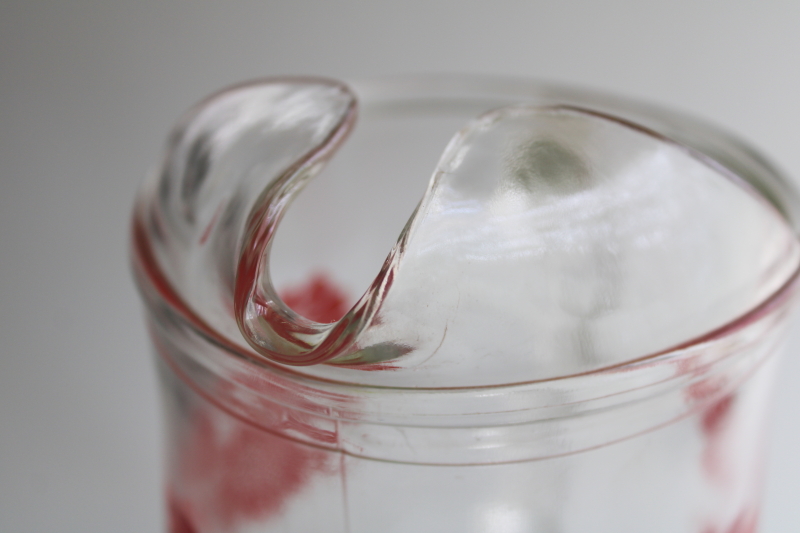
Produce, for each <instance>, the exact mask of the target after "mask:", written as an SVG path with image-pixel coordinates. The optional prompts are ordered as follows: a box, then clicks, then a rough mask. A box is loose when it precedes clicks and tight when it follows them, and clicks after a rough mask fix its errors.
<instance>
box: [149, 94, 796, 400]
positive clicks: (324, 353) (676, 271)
mask: <svg viewBox="0 0 800 533" xmlns="http://www.w3.org/2000/svg"><path fill="white" fill-rule="evenodd" d="M356 107H357V103H356V97H355V95H354V93H353V92H352V91H351V90H349V89H348V88H347V87H346V86H344V85H342V84H340V83H337V82H332V81H325V80H312V79H296V80H291V79H288V80H275V81H267V82H263V83H258V84H252V85H246V86H241V87H239V88H235V89H233V90H229V91H227V92H225V93H221V94H220V95H218V96H216V97H213V98H211V99H210V100H208V101H207V102H205V103H203V104H201V105H200V106H198V107H197V108H195V109H194V110H192V111H191V112H190V113H189V115H188V116H187V118H186V119H185V120H184V122H183V123H182V124H181V126H180V127H179V128H178V129H177V130H176V132H175V134H174V135H173V137H172V139H171V141H170V145H169V147H168V152H167V155H166V158H165V162H164V165H163V168H162V172H161V173H160V174H159V175H158V176H156V177H155V178H154V180H153V181H152V182H151V183H150V185H149V188H148V189H146V191H145V197H146V198H147V199H146V201H143V202H142V205H143V206H144V207H142V209H145V210H146V212H147V216H146V217H145V219H146V220H147V221H148V223H149V224H150V225H151V228H150V230H151V233H152V234H153V235H157V239H155V241H154V246H153V248H154V253H155V255H156V256H157V260H158V262H159V263H160V265H161V267H162V270H163V272H164V273H165V276H166V277H167V278H168V281H169V283H171V284H172V286H173V287H174V288H175V291H176V293H177V294H179V295H180V297H181V298H182V299H183V300H184V301H185V303H186V305H187V306H188V307H189V308H191V309H194V310H196V311H197V313H198V315H199V316H200V318H201V319H202V320H203V321H204V322H205V323H206V324H207V325H208V327H209V328H211V329H213V330H214V331H216V332H219V333H220V334H221V335H222V336H224V337H225V338H227V339H230V340H231V342H233V343H237V344H240V345H242V346H248V347H249V349H250V350H252V351H253V352H254V354H257V356H258V357H263V358H266V359H268V360H270V361H274V362H278V363H281V364H287V365H296V366H312V365H319V364H320V363H329V364H328V365H324V367H325V368H326V369H325V370H315V369H311V370H308V372H309V373H312V374H314V375H321V376H324V377H329V378H335V379H345V378H342V376H343V375H344V373H348V372H350V373H351V372H356V371H358V370H380V371H381V372H380V374H387V373H388V374H391V377H390V378H385V379H383V381H381V379H382V378H376V383H380V384H389V385H406V386H419V387H465V386H486V385H496V384H508V383H514V382H523V381H533V380H541V379H549V378H553V377H559V376H565V375H572V374H579V373H583V372H588V371H592V370H595V369H598V368H604V367H609V366H613V365H617V364H620V363H623V362H626V361H631V360H635V359H637V358H642V357H645V356H650V355H652V354H656V353H659V352H662V351H665V350H669V349H674V348H675V347H678V346H680V345H682V344H684V343H686V342H689V341H693V340H696V339H700V338H702V337H703V336H704V335H708V334H710V333H712V332H714V331H715V330H718V329H720V328H724V327H726V326H727V325H729V324H731V323H732V322H733V321H735V320H737V319H739V318H740V317H742V316H744V315H746V314H747V313H748V312H750V311H751V310H752V309H754V308H756V307H757V306H758V305H760V304H762V303H763V302H765V301H766V300H768V299H769V298H770V296H771V295H773V294H775V293H776V292H777V291H778V290H779V289H780V288H781V287H782V286H784V285H785V284H786V283H787V282H788V281H789V280H790V279H792V277H793V276H794V274H795V271H796V270H797V267H798V262H800V247H799V246H798V242H797V239H796V237H795V235H794V233H793V231H792V230H791V228H790V227H789V225H788V224H787V223H786V221H785V220H784V219H783V218H782V216H781V215H780V214H779V213H778V212H777V210H776V209H775V208H774V207H773V206H772V205H771V204H770V203H769V202H767V201H766V200H764V199H763V198H762V197H761V196H759V194H758V193H757V192H756V191H755V190H754V189H753V188H752V187H751V186H749V185H748V184H747V183H745V182H744V181H742V180H741V179H739V178H737V177H736V176H734V175H733V174H731V173H730V172H729V171H727V170H726V169H724V168H723V167H721V166H720V165H718V164H716V163H715V162H714V161H712V160H710V159H709V158H707V157H705V156H703V155H701V154H698V153H696V152H695V151H693V150H692V149H689V148H687V147H685V146H682V145H680V144H677V143H675V142H672V141H670V140H668V139H665V138H663V137H662V136H660V135H659V134H657V133H654V132H652V131H650V130H648V129H647V128H645V127H642V126H639V125H637V124H633V123H631V122H629V121H626V120H623V119H620V118H617V117H614V116H611V115H608V114H604V113H600V112H596V111H592V110H588V109H582V108H578V107H573V106H566V105H554V106H541V105H528V104H525V103H524V102H523V103H521V104H519V105H513V106H507V107H503V108H500V109H496V110H494V111H490V112H488V113H486V114H484V115H482V116H479V117H476V118H475V119H474V120H472V121H471V122H469V123H468V124H466V125H465V126H464V127H463V128H462V129H461V131H459V132H457V133H455V136H454V137H453V138H452V139H451V141H450V143H449V144H448V145H447V146H446V147H443V149H444V151H443V154H442V156H441V158H440V160H439V163H438V164H437V165H436V167H435V168H434V169H432V170H433V173H432V177H431V180H430V183H429V186H428V189H427V191H425V192H424V195H423V196H422V199H421V201H420V203H419V205H418V207H417V209H416V210H415V211H414V212H413V213H411V214H410V218H409V220H408V222H407V224H406V225H405V227H404V228H402V229H400V228H398V230H399V232H400V234H399V238H398V239H397V241H396V242H395V243H394V246H393V247H392V243H386V248H387V252H386V253H387V256H386V260H385V261H384V263H383V265H382V267H381V268H380V269H379V270H378V271H377V272H376V273H375V276H374V280H373V282H372V283H371V284H370V285H369V286H368V287H366V288H365V289H364V292H363V294H362V296H361V297H360V298H358V300H357V301H356V303H355V304H354V305H353V306H352V307H351V308H350V310H349V311H348V312H347V313H346V314H345V315H344V316H343V317H341V318H340V319H339V320H337V321H335V322H332V323H320V322H316V321H314V320H311V319H309V318H307V317H305V316H302V315H301V314H299V313H297V312H295V311H294V310H292V309H291V308H290V307H289V306H288V305H286V303H285V302H284V301H283V300H282V298H281V292H280V290H279V288H278V287H275V286H274V283H273V279H272V276H271V271H270V264H271V250H272V244H273V242H274V239H275V236H276V234H277V232H278V231H279V226H280V222H281V220H282V218H283V216H284V214H285V213H286V211H287V209H290V208H291V207H290V206H291V204H292V201H293V199H294V198H295V197H296V196H297V195H298V194H300V192H301V191H302V189H303V187H304V186H305V185H306V184H307V183H308V181H309V180H310V179H311V178H313V177H314V176H315V175H316V174H317V173H318V172H320V171H321V170H322V168H323V166H324V165H325V163H326V162H327V161H328V160H329V159H330V158H331V157H332V156H333V155H334V154H335V152H336V150H337V148H338V147H339V146H340V145H341V144H342V143H343V142H344V141H345V138H346V137H347V135H348V133H349V132H350V131H351V129H352V128H353V126H354V124H355V117H356ZM376 374H377V373H376Z"/></svg>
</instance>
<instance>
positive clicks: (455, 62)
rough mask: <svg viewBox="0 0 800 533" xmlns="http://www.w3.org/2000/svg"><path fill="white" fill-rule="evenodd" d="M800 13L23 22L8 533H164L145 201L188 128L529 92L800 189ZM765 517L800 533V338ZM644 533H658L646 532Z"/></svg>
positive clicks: (3, 139)
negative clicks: (728, 138)
mask: <svg viewBox="0 0 800 533" xmlns="http://www.w3.org/2000/svg"><path fill="white" fill-rule="evenodd" d="M799 52H800V2H794V1H790V0H785V1H780V2H779V1H773V2H767V1H760V2H756V1H733V0H730V1H725V2H723V1H716V0H691V1H683V0H681V1H670V2H658V3H656V2H642V1H630V2H625V1H621V0H614V1H607V2H597V1H579V2H567V1H562V2H537V1H527V2H522V1H520V2H511V1H502V0H495V1H493V2H482V3H470V2H466V1H450V2H445V1H433V0H406V1H404V2H377V1H373V2H366V1H363V2H335V1H327V2H324V1H307V0H302V1H299V0H294V1H284V2H278V1H274V0H273V1H260V2H257V1H224V2H210V1H205V0H203V1H200V0H197V1H190V0H181V1H175V0H171V1H166V0H159V1H155V0H134V1H128V2H122V1H116V2H114V1H111V0H92V1H79V0H75V1H64V0H61V1H55V0H54V1H43V0H28V1H24V0H4V1H2V2H1V3H0V342H2V344H1V346H2V351H1V352H0V531H3V532H6V531H8V532H47V531H58V532H72V531H74V532H81V533H93V532H97V533H100V532H104V533H105V532H127V531H131V532H133V531H137V532H156V531H160V530H161V523H162V509H161V502H160V489H161V485H160V461H161V458H160V442H159V439H160V429H159V418H158V399H157V389H156V385H155V379H154V371H153V366H152V362H151V359H150V354H149V349H148V345H147V339H146V336H145V332H144V328H143V325H142V321H141V317H140V314H141V306H140V304H139V301H138V298H137V295H136V293H135V290H134V288H133V285H132V282H131V279H130V275H129V270H128V264H127V235H126V231H127V226H128V216H129V209H130V205H131V200H132V198H133V196H134V192H135V190H136V187H137V185H138V183H139V182H140V181H141V179H142V177H143V176H144V175H145V174H146V173H147V172H148V171H149V170H150V169H151V168H152V167H153V164H154V163H155V161H156V160H157V158H158V155H159V152H160V149H161V145H162V142H163V140H164V138H165V135H166V133H167V131H168V129H169V128H170V126H171V124H172V123H173V121H174V120H175V119H176V117H177V116H178V115H179V114H180V113H181V112H182V111H183V110H184V109H185V108H186V107H187V106H188V105H189V104H191V103H193V102H194V101H196V100H197V99H199V98H201V97H202V96H204V95H205V94H207V93H209V92H211V91H213V90H215V89H217V88H220V87H222V86H224V85H227V84H230V83H232V82H234V81H239V80H243V79H247V78H253V77H258V76H264V75H277V74H317V75H326V76H332V77H336V78H352V77H361V76H365V75H376V74H391V73H416V72H441V71H455V72H476V73H498V74H511V75H518V76H524V77H536V78H542V79H549V80H554V81H561V82H569V83H575V84H579V85H584V86H589V87H596V88H600V89H606V90H611V91H614V92H617V93H621V94H623V95H629V96H634V97H638V98H644V99H647V100H651V101H654V102H658V103H661V104H665V105H668V106H672V107H675V108H678V109H682V110H685V111H689V112H691V113H694V114H697V115H699V116H702V117H705V118H707V119H710V120H711V121H714V122H717V123H719V124H722V125H724V126H726V127H727V128H729V129H730V130H732V131H734V132H736V133H739V134H740V135H743V136H744V137H745V138H747V139H749V140H751V141H752V142H753V143H754V144H755V145H756V146H759V147H760V148H761V149H762V150H763V151H764V152H765V153H766V154H767V155H768V156H770V157H771V158H772V159H773V160H774V161H775V162H777V163H778V165H779V166H781V167H783V169H784V170H786V171H787V172H788V173H789V175H792V176H794V177H795V178H797V179H798V180H800V60H799V59H798V55H800V54H799ZM783 370H784V371H783V372H782V374H781V377H780V381H779V383H778V384H777V386H776V398H777V406H776V409H775V431H774V436H773V437H774V438H773V445H772V456H771V462H770V468H769V472H768V492H767V498H766V503H765V508H764V514H763V525H764V528H763V531H765V532H767V533H778V532H796V531H800V505H798V504H797V498H798V495H800V458H798V454H797V453H796V450H798V449H799V448H800V428H798V420H800V388H799V387H797V385H796V382H797V381H798V379H800V335H795V336H794V337H793V340H792V342H791V344H790V347H789V351H788V353H787V357H786V358H785V359H784V364H783ZM636 533H644V532H636Z"/></svg>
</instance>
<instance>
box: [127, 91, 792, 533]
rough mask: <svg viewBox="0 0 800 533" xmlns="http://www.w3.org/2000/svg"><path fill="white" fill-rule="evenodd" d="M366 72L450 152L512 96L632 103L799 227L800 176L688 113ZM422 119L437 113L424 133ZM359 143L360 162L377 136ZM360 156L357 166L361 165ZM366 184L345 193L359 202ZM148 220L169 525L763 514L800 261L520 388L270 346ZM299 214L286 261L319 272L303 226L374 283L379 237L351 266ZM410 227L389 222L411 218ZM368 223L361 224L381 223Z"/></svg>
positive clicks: (434, 527) (588, 527)
mask: <svg viewBox="0 0 800 533" xmlns="http://www.w3.org/2000/svg"><path fill="white" fill-rule="evenodd" d="M354 86H355V88H356V92H357V93H358V94H359V95H360V96H361V97H362V98H363V100H364V101H365V112H364V113H365V128H367V129H368V130H369V128H370V127H372V128H374V129H373V130H371V131H373V133H374V132H378V133H375V135H378V136H379V134H381V133H380V132H383V134H385V135H387V136H389V137H391V141H390V142H389V143H388V144H390V145H392V146H410V145H419V146H423V147H428V146H430V147H432V149H433V150H434V152H435V151H436V150H437V149H440V148H441V142H440V141H439V140H440V139H441V138H443V137H442V135H443V132H446V134H447V135H449V133H452V131H453V129H454V128H453V126H454V125H455V127H456V128H457V127H458V126H459V125H460V124H462V123H463V122H464V120H465V119H469V118H471V117H474V116H476V115H477V114H479V113H481V112H484V111H486V110H488V109H492V108H495V107H498V106H501V105H506V104H509V103H512V104H513V103H517V102H520V101H525V102H528V101H531V102H535V103H537V104H541V103H544V104H550V103H559V104H568V105H580V106H584V107H590V108H592V109H597V110H599V111H602V112H608V113H613V114H614V115H615V116H619V117H623V118H624V119H627V120H632V121H635V122H636V123H637V124H642V125H644V126H646V127H648V128H651V129H652V130H654V131H656V132H658V133H659V134H660V135H664V136H666V137H669V138H671V139H674V140H675V141H677V142H680V143H682V144H683V145H686V146H689V147H691V148H692V149H694V150H697V151H698V152H700V153H702V154H705V155H706V156H707V157H709V158H711V159H713V160H714V161H716V162H717V163H719V164H720V165H722V166H724V167H725V168H727V169H728V170H730V171H731V172H733V173H735V174H736V175H737V176H739V177H740V178H741V179H743V180H744V181H745V182H747V183H749V184H750V185H751V186H752V187H753V188H754V189H755V190H757V191H759V192H760V194H761V195H762V196H763V197H764V198H766V199H767V200H768V201H769V202H770V203H771V204H772V206H773V207H774V208H775V209H776V210H777V211H778V212H780V213H781V214H782V216H783V217H785V219H786V223H787V225H789V226H790V227H792V228H794V227H795V217H796V215H797V207H796V200H795V197H794V193H793V192H792V191H791V190H790V189H789V188H788V187H787V186H786V184H785V182H784V181H783V179H782V178H781V177H780V176H779V175H778V173H777V172H775V171H774V169H772V168H771V167H769V165H768V164H766V163H765V162H764V161H763V160H762V159H761V158H760V157H759V156H758V155H757V154H755V153H754V152H752V151H751V150H750V149H749V148H748V147H746V146H745V145H742V144H741V143H740V142H739V141H737V140H735V139H733V138H731V137H729V136H727V135H726V134H724V133H722V132H720V131H718V130H716V129H715V128H713V127H711V126H708V125H706V124H703V123H701V122H698V121H696V120H694V119H692V118H689V117H684V116H680V115H677V114H675V113H672V112H668V111H663V110H661V109H658V108H654V107H650V106H646V105H642V104H638V103H632V102H629V101H624V100H620V99H617V98H614V97H610V96H606V95H599V94H595V93H590V92H584V91H577V90H573V89H569V88H564V87H556V86H549V85H542V84H538V83H532V82H522V81H514V80H499V79H485V78H468V77H458V78H454V77H444V78H439V77H433V78H424V79H417V78H415V79H398V80H388V81H387V80H384V81H373V82H364V83H360V84H358V83H357V84H355V85H354ZM370 106H371V107H370ZM370 113H373V115H370ZM369 117H373V118H375V117H377V118H376V119H375V120H374V121H372V122H370V121H369V120H366V119H368V118H369ZM413 120H417V121H421V122H422V123H423V124H427V125H424V126H423V127H422V128H421V129H414V128H411V129H409V128H406V126H405V125H406V124H407V123H408V122H409V121H413ZM426 121H427V122H426ZM370 124H372V126H370ZM386 124H390V125H394V126H393V127H391V128H389V129H386V126H385V125H386ZM382 128H383V129H382ZM362 139H365V140H363V141H358V142H356V143H355V145H354V147H353V149H352V154H353V157H352V158H351V159H352V160H357V159H359V157H360V152H359V150H367V149H368V148H367V147H368V145H369V140H370V139H374V137H373V136H372V135H371V134H369V133H368V134H367V135H366V136H365V137H363V138H362ZM444 139H445V140H446V135H445V137H444ZM354 142H355V140H354ZM359 143H361V144H359ZM401 156H402V153H401V154H400V155H399V156H397V157H401ZM420 160H422V163H420V164H421V165H422V167H425V166H426V165H427V163H428V162H427V160H425V158H424V157H420ZM347 161H350V160H348V159H347V158H346V157H345V158H344V163H343V165H345V166H344V170H343V171H342V172H350V173H352V172H356V173H357V172H359V170H358V169H356V170H354V169H353V168H352V167H347V166H346V163H347ZM409 164H411V165H412V166H413V163H409ZM428 167H429V165H428ZM423 173H424V172H423ZM410 174H413V172H410ZM332 179H333V178H332ZM355 190H356V189H353V190H352V191H350V192H348V191H346V190H345V191H342V192H341V193H340V194H341V195H342V198H341V201H342V202H346V201H347V198H352V196H353V195H355V194H358V193H357V192H353V191H355ZM323 196H324V194H323ZM411 196H412V197H416V198H418V197H419V195H418V194H416V195H411ZM327 199H328V201H330V203H334V204H335V203H336V202H338V201H340V199H337V198H330V197H327ZM376 203H379V202H376ZM412 206H413V204H412ZM405 214H408V211H405ZM142 216H143V215H142V211H141V210H138V211H137V212H136V214H135V216H134V240H133V258H134V266H135V273H136V276H137V281H138V283H139V287H140V289H141V291H142V294H143V297H144V300H145V302H146V305H147V312H148V321H149V324H150V330H151V334H152V338H153V341H154V345H155V350H156V353H157V361H158V368H159V371H160V376H161V380H162V385H163V393H164V400H165V407H166V408H165V412H166V429H167V437H168V438H167V444H166V446H167V479H166V485H167V488H166V493H167V501H168V508H169V531H170V532H171V533H190V532H191V533H212V532H213V533H222V532H256V531H258V532H265V533H266V532H282V533H288V532H316V531H325V532H327V533H333V532H349V533H374V532H376V531H380V532H383V533H390V532H397V533H407V532H415V533H419V532H437V533H444V532H459V533H467V532H474V533H482V532H487V533H488V532H491V533H522V532H526V533H531V532H542V533H544V532H559V533H585V532H592V533H601V532H617V533H618V532H620V531H630V532H644V531H647V532H664V533H678V532H692V533H695V532H696V533H745V532H753V531H756V529H757V523H758V513H759V503H760V496H761V485H762V476H763V461H762V460H763V456H762V455H763V451H764V435H765V432H764V420H765V413H766V410H767V408H768V404H769V396H770V394H769V393H770V384H771V379H772V375H773V373H774V371H775V365H776V360H777V359H776V353H778V351H779V350H780V348H781V344H782V341H783V337H784V332H785V326H786V322H787V320H788V314H789V311H790V309H791V306H792V303H793V301H794V294H795V286H796V284H795V279H796V276H795V275H794V274H792V276H791V277H789V278H788V279H786V280H785V283H783V284H782V285H781V286H780V288H779V289H778V290H776V291H774V292H773V293H772V294H771V295H769V297H768V298H766V299H765V300H764V301H762V302H760V303H759V304H758V305H757V306H754V307H753V308H752V309H749V310H748V311H747V312H746V313H745V314H743V315H741V316H738V317H737V318H736V319H735V320H732V321H730V322H729V323H727V324H725V325H724V326H723V327H721V328H717V329H715V330H713V331H710V332H708V333H707V334H705V335H703V336H701V337H698V338H695V339H685V340H686V342H685V343H683V344H681V345H678V346H677V347H675V348H672V349H670V350H667V351H664V352H660V353H655V354H642V355H641V357H637V358H634V359H631V360H630V361H626V362H623V363H621V364H614V365H610V366H606V367H603V368H599V369H595V370H592V371H589V372H582V373H577V374H570V375H564V376H558V377H556V378H551V379H543V380H534V381H527V382H520V383H511V384H507V385H506V384H501V385H491V386H479V387H450V388H435V387H422V388H414V387H397V386H376V385H370V384H364V383H361V384H358V383H353V382H345V381H342V380H337V379H331V378H330V377H325V376H320V375H314V374H313V373H309V372H305V371H301V370H298V369H294V368H291V367H287V366H282V365H280V364H277V363H271V362H269V361H267V360H265V359H263V358H261V357H259V356H258V355H257V354H255V353H253V352H252V351H250V350H248V349H247V348H244V347H242V345H241V344H237V343H235V342H231V340H230V336H229V335H226V334H223V333H221V332H219V331H215V330H214V329H213V328H209V327H208V326H207V324H206V323H204V322H203V321H202V320H198V319H197V316H196V315H195V314H194V312H193V310H192V309H191V308H190V307H187V305H186V304H185V302H184V301H183V300H182V299H181V297H180V295H179V294H177V293H176V290H175V288H174V287H172V286H171V285H170V283H169V281H168V280H167V279H166V278H165V276H164V275H163V273H162V272H161V267H160V266H159V262H158V260H157V259H156V257H155V254H154V252H153V245H152V242H153V240H154V239H157V238H158V236H154V235H153V234H152V232H150V231H149V230H148V226H147V224H146V223H145V222H144V221H143V220H142ZM298 217H299V218H298V220H299V222H298V223H297V224H296V225H295V226H294V227H295V228H301V226H302V214H300V215H298ZM386 217H387V218H391V214H387V215H386ZM286 222H287V235H288V236H287V237H285V242H286V243H287V244H286V245H283V244H281V242H277V243H276V249H278V250H281V249H285V250H286V253H285V255H284V259H285V261H284V264H278V263H275V264H274V265H273V267H274V270H275V275H276V277H277V278H280V277H281V276H283V277H284V278H285V280H286V283H290V282H295V283H296V281H297V280H298V279H302V278H304V277H308V275H309V272H311V271H313V270H314V269H315V268H318V266H317V265H314V264H313V262H310V261H308V260H307V258H303V257H301V255H302V253H301V252H297V251H296V250H295V251H294V252H293V251H292V244H293V243H296V241H297V240H298V239H311V241H312V242H311V243H310V244H309V245H308V246H305V247H303V249H305V250H310V252H309V253H311V254H312V255H314V257H315V259H316V260H317V261H318V262H319V261H321V262H322V264H324V267H325V269H326V270H330V271H333V272H334V273H337V272H343V273H344V274H341V275H340V276H339V278H342V277H347V276H352V279H349V280H348V281H349V282H350V283H351V285H356V286H358V284H360V283H362V282H363V283H364V284H365V285H364V286H366V283H368V279H369V278H368V277H367V276H368V273H369V272H374V270H375V269H374V268H372V267H373V266H374V265H373V264H372V263H374V262H376V261H379V260H380V254H378V255H376V256H375V257H374V258H373V257H370V258H367V259H365V260H363V261H362V259H361V258H358V262H359V265H352V264H350V263H349V262H348V261H351V260H352V255H353V254H340V253H336V252H335V251H330V252H328V251H326V249H325V246H324V245H323V244H319V245H317V244H315V243H314V242H313V239H314V237H313V236H310V237H309V236H308V235H305V236H303V235H302V229H297V232H298V233H297V234H296V235H295V236H293V235H292V233H291V231H293V230H292V229H291V228H292V221H291V220H289V219H287V221H286ZM398 222H399V223H400V224H402V220H401V219H397V220H388V221H386V225H387V226H390V227H394V228H395V230H396V229H398V228H396V225H397V224H398ZM352 224H353V225H354V226H357V227H355V228H351V229H349V230H347V233H348V234H349V235H351V236H352V235H353V234H354V233H357V232H358V231H359V228H361V229H362V230H363V226H364V224H363V223H362V222H360V221H355V222H352ZM388 231H389V232H390V233H391V231H392V230H391V229H390V230H388ZM320 239H322V238H321V237H320ZM375 239H376V240H379V241H381V242H383V236H381V237H376V238H375ZM322 240H325V239H322ZM354 240H356V241H358V239H354ZM364 240H369V238H368V237H364V239H362V242H363V241H364ZM281 246H283V248H281ZM292 253H295V256H296V257H293V256H292ZM348 257H349V258H350V259H348ZM293 261H294V262H293ZM371 262H372V263H371ZM306 263H312V264H311V266H310V267H309V266H308V265H307V264H306ZM362 263H364V264H367V265H366V266H364V265H363V264H362ZM361 271H364V272H366V274H363V275H362V274H360V273H359V272H361ZM359 276H360V277H359ZM278 281H279V282H280V279H279V280H278ZM486 335H491V331H487V332H486Z"/></svg>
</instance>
